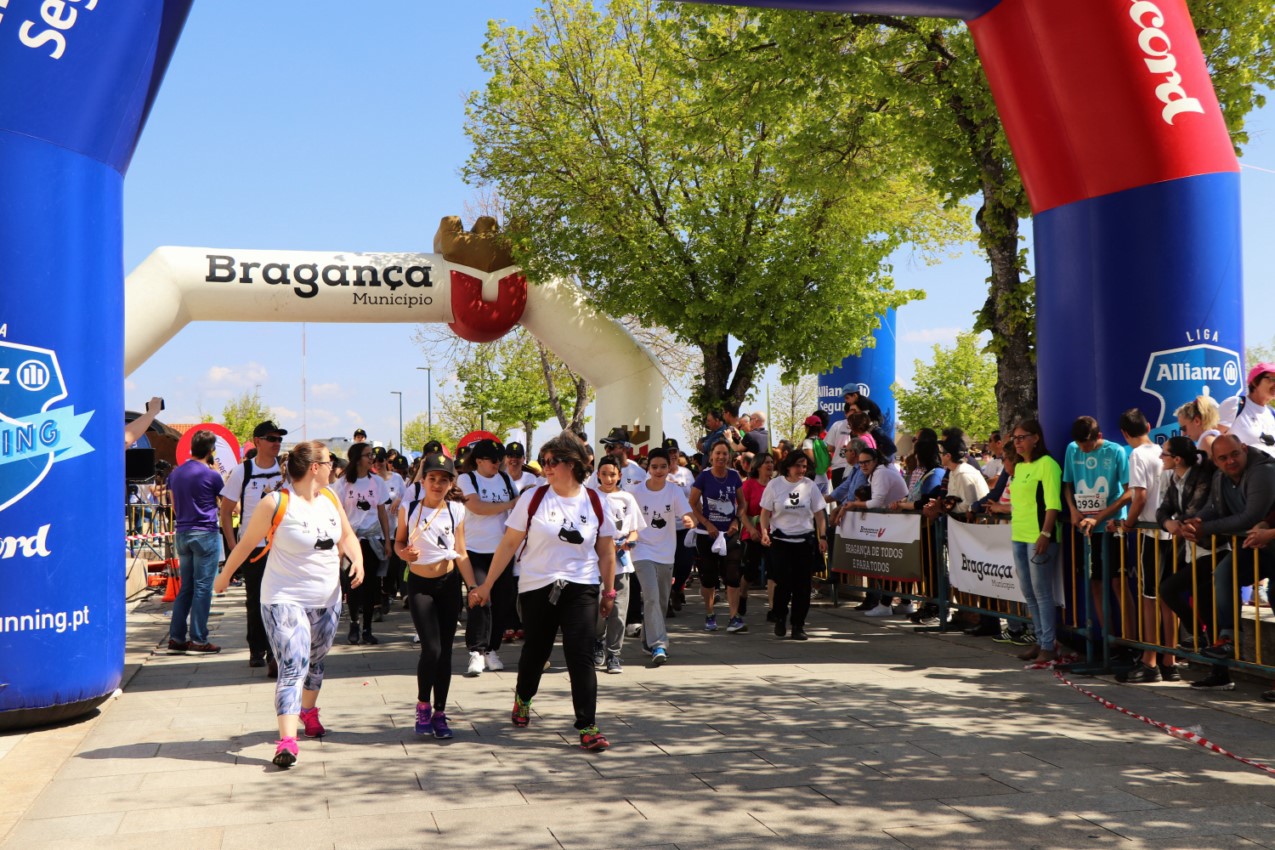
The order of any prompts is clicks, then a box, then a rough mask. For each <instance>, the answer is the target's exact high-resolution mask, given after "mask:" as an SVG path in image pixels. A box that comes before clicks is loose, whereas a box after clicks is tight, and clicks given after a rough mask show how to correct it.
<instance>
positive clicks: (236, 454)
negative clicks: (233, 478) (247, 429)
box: [177, 422, 242, 475]
mask: <svg viewBox="0 0 1275 850" xmlns="http://www.w3.org/2000/svg"><path fill="white" fill-rule="evenodd" d="M198 431H212V432H213V433H214V434H216V435H217V447H216V448H215V449H213V455H214V457H215V458H216V462H215V465H216V467H217V471H218V472H220V473H221V474H222V475H229V474H230V471H231V470H232V469H233V468H234V467H235V465H236V464H237V463H239V462H240V458H241V457H242V453H241V452H240V449H241V448H242V447H241V446H240V445H239V440H238V439H237V438H236V437H235V435H234V434H232V433H231V432H230V429H229V428H227V427H226V426H225V425H218V424H217V423H216V422H205V423H204V424H203V425H196V426H195V427H193V428H190V429H188V430H187V431H186V433H185V434H182V436H181V439H180V440H178V441H177V465H178V466H180V465H181V464H183V463H185V462H186V461H188V460H190V441H191V440H193V439H194V438H195V433H196V432H198Z"/></svg>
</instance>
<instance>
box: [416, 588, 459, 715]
mask: <svg viewBox="0 0 1275 850" xmlns="http://www.w3.org/2000/svg"><path fill="white" fill-rule="evenodd" d="M407 605H408V609H409V610H410V611H411V612H412V623H413V625H415V626H416V634H418V635H420V638H421V657H420V659H419V660H418V661H417V662H416V700H417V702H431V697H432V705H433V707H434V709H435V710H436V711H443V710H444V709H446V708H447V692H448V690H450V688H451V684H452V641H453V640H455V638H456V624H457V622H459V620H460V605H461V597H460V573H459V572H458V571H457V570H455V569H453V570H452V571H451V572H449V573H447V574H446V575H443V576H440V577H438V578H425V577H424V576H418V575H415V574H412V573H409V574H408V576H407Z"/></svg>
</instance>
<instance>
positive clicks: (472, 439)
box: [456, 431, 500, 450]
mask: <svg viewBox="0 0 1275 850" xmlns="http://www.w3.org/2000/svg"><path fill="white" fill-rule="evenodd" d="M479 440H491V441H493V442H496V443H499V442H500V438H499V437H497V436H496V435H495V434H493V433H492V432H490V431H470V432H469V433H468V434H466V435H465V436H463V437H461V438H460V442H458V443H457V444H456V448H457V449H458V450H459V449H463V448H465V446H467V445H469V444H470V443H476V442H478V441H479Z"/></svg>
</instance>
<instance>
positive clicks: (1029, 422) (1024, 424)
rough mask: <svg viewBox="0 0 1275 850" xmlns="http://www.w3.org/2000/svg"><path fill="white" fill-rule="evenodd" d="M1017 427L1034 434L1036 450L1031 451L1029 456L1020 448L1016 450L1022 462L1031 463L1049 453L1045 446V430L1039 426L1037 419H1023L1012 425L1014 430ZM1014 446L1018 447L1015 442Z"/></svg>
mask: <svg viewBox="0 0 1275 850" xmlns="http://www.w3.org/2000/svg"><path fill="white" fill-rule="evenodd" d="M1019 428H1022V429H1023V430H1024V431H1026V432H1027V433H1028V434H1034V435H1035V436H1036V450H1035V451H1033V452H1031V456H1030V457H1029V456H1028V453H1027V452H1024V451H1022V450H1021V449H1020V450H1019V452H1018V456H1019V457H1020V458H1022V461H1023V463H1032V462H1033V461H1038V460H1040V459H1041V458H1042V457H1047V456H1048V455H1049V449H1047V448H1046V447H1045V432H1044V430H1043V429H1042V428H1041V427H1040V422H1039V421H1038V420H1036V419H1024V420H1022V421H1021V422H1019V423H1018V424H1017V425H1015V426H1014V429H1015V430H1017V429H1019ZM1014 448H1018V446H1017V444H1015V446H1014Z"/></svg>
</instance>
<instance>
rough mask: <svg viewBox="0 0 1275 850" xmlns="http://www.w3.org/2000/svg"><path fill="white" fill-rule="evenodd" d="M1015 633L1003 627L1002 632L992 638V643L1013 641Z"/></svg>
mask: <svg viewBox="0 0 1275 850" xmlns="http://www.w3.org/2000/svg"><path fill="white" fill-rule="evenodd" d="M1013 642H1014V633H1013V632H1011V631H1010V630H1009V629H1001V631H1000V634H998V635H996V636H994V637H993V638H992V643H1013Z"/></svg>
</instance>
